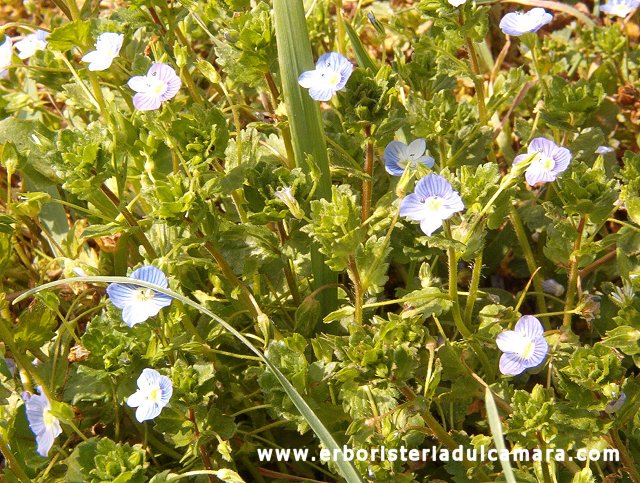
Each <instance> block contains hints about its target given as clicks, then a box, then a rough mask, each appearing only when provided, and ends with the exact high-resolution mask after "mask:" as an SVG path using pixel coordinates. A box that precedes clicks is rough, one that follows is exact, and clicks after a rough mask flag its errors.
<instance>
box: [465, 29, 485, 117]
mask: <svg viewBox="0 0 640 483" xmlns="http://www.w3.org/2000/svg"><path fill="white" fill-rule="evenodd" d="M466 44H467V51H468V52H469V60H471V69H472V70H473V73H474V74H475V75H474V76H473V84H474V85H475V88H476V99H477V101H478V118H479V119H480V124H482V125H483V126H486V125H487V120H488V116H487V106H486V104H485V101H484V78H483V77H482V74H481V72H480V65H479V63H478V55H477V54H476V48H475V46H474V45H473V40H471V39H470V38H469V37H467V38H466Z"/></svg>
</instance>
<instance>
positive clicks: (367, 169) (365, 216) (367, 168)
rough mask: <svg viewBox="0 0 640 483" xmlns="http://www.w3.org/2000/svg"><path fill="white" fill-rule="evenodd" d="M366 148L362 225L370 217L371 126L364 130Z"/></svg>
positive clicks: (371, 177) (371, 179) (371, 180)
mask: <svg viewBox="0 0 640 483" xmlns="http://www.w3.org/2000/svg"><path fill="white" fill-rule="evenodd" d="M364 135H365V137H366V138H367V141H366V143H367V146H366V152H365V158H364V172H365V175H366V176H367V177H366V178H365V179H363V180H362V208H361V211H360V221H361V222H362V224H364V223H365V222H366V221H367V220H368V219H369V216H370V215H371V188H372V183H373V141H372V140H371V124H367V126H366V127H365V128H364Z"/></svg>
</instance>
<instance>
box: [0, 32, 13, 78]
mask: <svg viewBox="0 0 640 483" xmlns="http://www.w3.org/2000/svg"><path fill="white" fill-rule="evenodd" d="M12 56H13V41H12V40H11V37H9V36H8V35H6V34H5V36H4V42H3V43H2V45H0V79H4V78H5V77H7V76H8V75H9V70H8V69H7V67H9V66H10V65H11V57H12Z"/></svg>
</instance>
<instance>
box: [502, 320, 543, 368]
mask: <svg viewBox="0 0 640 483" xmlns="http://www.w3.org/2000/svg"><path fill="white" fill-rule="evenodd" d="M543 333H544V328H543V327H542V324H541V323H540V321H539V320H538V319H536V318H535V317H534V316H532V315H525V316H523V317H520V320H518V322H516V326H515V327H514V330H505V331H504V332H501V333H500V334H498V337H496V344H497V346H498V348H499V349H500V350H501V351H502V352H504V354H502V356H501V357H500V372H502V373H503V374H504V375H507V376H517V375H518V374H522V373H523V372H524V371H526V370H527V369H531V368H532V367H537V366H539V365H540V364H542V362H543V361H544V359H545V357H546V356H547V352H548V351H549V344H547V341H546V340H545V338H544V335H543Z"/></svg>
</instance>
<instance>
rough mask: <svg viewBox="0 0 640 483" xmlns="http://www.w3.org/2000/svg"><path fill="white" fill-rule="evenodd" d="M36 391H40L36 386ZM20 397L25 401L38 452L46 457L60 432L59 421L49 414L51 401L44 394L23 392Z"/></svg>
mask: <svg viewBox="0 0 640 483" xmlns="http://www.w3.org/2000/svg"><path fill="white" fill-rule="evenodd" d="M38 392H39V393H42V389H41V388H38ZM22 398H23V399H24V401H25V406H26V410H27V420H28V421H29V427H30V428H31V431H33V434H35V435H36V444H37V445H38V447H37V451H38V454H39V455H40V456H42V457H43V458H46V457H47V456H48V454H49V450H50V449H51V447H52V446H53V442H54V440H55V439H56V438H57V437H58V435H59V434H60V433H62V428H61V427H60V421H58V418H56V417H55V416H54V415H53V414H51V403H50V402H49V399H47V396H45V395H44V394H40V395H36V394H33V395H32V394H29V393H28V392H24V393H22Z"/></svg>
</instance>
